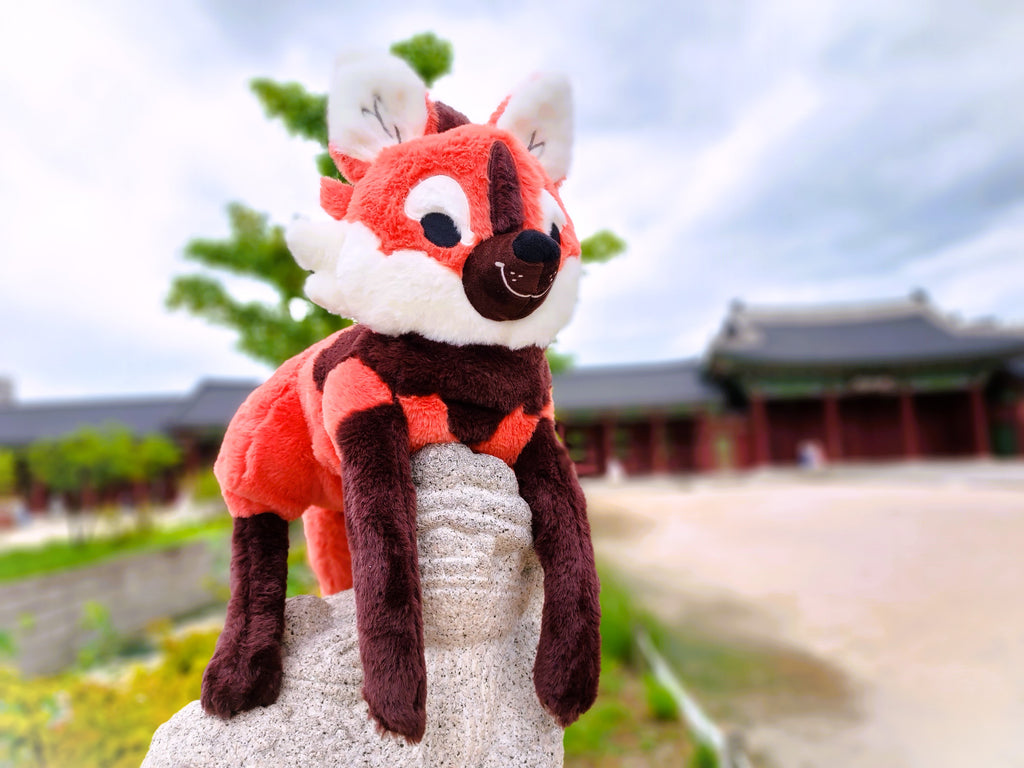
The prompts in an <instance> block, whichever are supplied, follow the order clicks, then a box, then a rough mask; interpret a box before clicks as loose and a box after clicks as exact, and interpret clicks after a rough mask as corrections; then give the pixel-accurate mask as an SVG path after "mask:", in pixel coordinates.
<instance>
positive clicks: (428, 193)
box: [405, 174, 474, 245]
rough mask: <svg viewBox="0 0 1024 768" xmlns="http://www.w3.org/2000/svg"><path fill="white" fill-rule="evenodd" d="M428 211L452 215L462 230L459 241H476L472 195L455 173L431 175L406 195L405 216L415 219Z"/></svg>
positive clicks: (458, 227)
mask: <svg viewBox="0 0 1024 768" xmlns="http://www.w3.org/2000/svg"><path fill="white" fill-rule="evenodd" d="M428 213H443V214H445V215H446V216H450V217H451V220H452V221H454V222H455V226H456V228H457V229H458V230H459V242H461V243H462V244H463V245H472V244H473V242H474V236H473V230H472V229H470V227H469V219H470V217H469V198H467V197H466V193H465V191H464V190H463V189H462V186H461V185H460V184H459V182H457V181H456V180H455V179H453V178H452V177H451V176H445V175H443V174H439V175H437V176H429V177H427V178H425V179H423V181H421V182H419V183H418V184H417V185H416V186H415V187H413V188H412V190H411V191H410V192H409V196H408V197H407V198H405V215H406V216H408V217H409V218H410V219H412V220H413V221H419V220H420V219H422V218H423V217H424V216H426V215H427V214H428Z"/></svg>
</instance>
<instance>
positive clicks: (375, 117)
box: [327, 54, 427, 162]
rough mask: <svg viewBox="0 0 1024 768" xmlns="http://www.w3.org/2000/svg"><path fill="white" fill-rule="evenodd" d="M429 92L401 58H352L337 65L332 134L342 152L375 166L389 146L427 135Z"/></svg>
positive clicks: (329, 102)
mask: <svg viewBox="0 0 1024 768" xmlns="http://www.w3.org/2000/svg"><path fill="white" fill-rule="evenodd" d="M426 96H427V90H426V87H425V86H424V85H423V82H422V81H421V80H420V79H419V77H417V76H416V73H415V72H413V71H412V69H410V67H409V65H408V64H406V63H405V62H404V61H402V60H401V59H399V58H398V57H396V56H387V55H380V54H377V55H373V54H348V55H346V56H339V57H338V59H337V61H336V62H335V65H334V75H333V77H332V80H331V91H330V95H329V97H328V100H327V126H328V130H327V134H328V137H329V138H330V141H331V144H332V145H333V146H334V147H335V148H336V149H337V150H339V151H340V152H342V153H343V154H345V155H348V156H349V157H354V158H356V159H357V160H364V161H366V162H372V161H373V159H374V158H375V157H377V154H378V153H379V152H380V151H381V150H382V149H384V148H385V147H390V146H393V145H395V144H400V143H402V142H404V141H409V140H410V139H415V138H418V137H420V136H422V135H423V132H424V131H425V130H426V126H427V102H426Z"/></svg>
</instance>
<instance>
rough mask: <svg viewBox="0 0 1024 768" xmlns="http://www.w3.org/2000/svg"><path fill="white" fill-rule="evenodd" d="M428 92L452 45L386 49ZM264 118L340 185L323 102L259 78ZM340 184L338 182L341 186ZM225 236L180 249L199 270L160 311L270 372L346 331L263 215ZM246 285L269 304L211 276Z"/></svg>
mask: <svg viewBox="0 0 1024 768" xmlns="http://www.w3.org/2000/svg"><path fill="white" fill-rule="evenodd" d="M391 52H392V53H393V54H394V55H396V56H398V57H399V58H402V59H404V60H405V61H406V62H408V64H409V65H410V66H411V67H412V69H413V70H414V71H415V72H416V73H417V74H418V75H419V76H420V78H421V79H422V80H423V82H424V83H426V84H427V86H428V87H429V86H431V85H433V84H434V82H435V81H436V80H438V78H440V77H442V76H443V75H445V74H447V73H448V72H450V71H451V66H452V59H453V52H452V45H451V43H449V42H448V41H446V40H442V39H440V38H439V37H437V36H436V35H435V34H433V33H432V32H425V33H422V34H418V35H414V36H412V37H411V38H409V39H408V40H402V41H400V42H397V43H395V44H394V45H393V46H391ZM250 87H251V88H252V91H253V93H255V95H256V97H257V98H258V99H259V100H260V103H261V104H262V105H263V110H264V112H265V113H266V115H267V117H268V118H270V119H272V120H278V121H280V122H281V124H282V125H283V126H284V128H285V130H286V131H287V132H288V133H289V134H290V135H292V136H295V137H297V138H299V139H303V140H306V141H310V142H314V143H315V144H316V145H317V146H318V147H319V149H320V151H319V153H318V154H317V155H316V158H315V161H316V167H317V171H318V172H319V173H320V175H321V176H331V177H333V178H338V179H342V176H341V175H340V174H339V173H338V171H337V169H336V168H335V166H334V162H333V161H332V160H331V158H330V156H329V155H328V154H327V114H326V113H327V97H326V96H325V95H324V94H319V93H310V92H309V91H307V90H306V89H305V87H303V86H302V85H301V84H299V83H280V82H276V81H274V80H269V79H266V78H258V79H255V80H253V81H252V82H251V83H250ZM342 180H344V179H342ZM228 219H229V223H230V226H231V234H230V236H229V237H228V238H227V239H223V240H209V239H202V238H200V239H195V240H192V241H190V242H189V243H188V244H187V245H186V246H185V257H186V258H187V259H189V260H191V261H194V262H196V263H197V264H199V265H200V266H201V267H203V268H205V271H203V272H201V273H193V274H188V275H180V276H178V277H176V278H174V280H173V282H172V283H171V290H170V292H169V293H168V296H167V306H168V307H170V308H171V309H184V310H187V311H188V312H191V313H192V314H194V315H197V316H198V317H202V318H203V319H205V320H207V321H209V322H211V323H214V324H216V325H222V326H225V327H228V328H233V329H235V330H236V331H237V332H238V334H239V338H238V348H239V349H240V350H241V351H242V352H244V353H246V354H247V355H249V356H250V357H253V358H254V359H256V360H260V361H261V362H264V363H267V364H268V365H270V366H272V367H276V366H278V365H280V364H281V363H283V362H284V361H285V360H287V359H288V358H289V357H292V356H294V355H297V354H298V353H299V352H301V351H302V350H304V349H306V347H308V346H310V345H311V344H313V343H314V342H316V341H319V340H320V339H322V338H324V337H325V336H328V335H330V334H331V333H334V332H335V331H337V330H340V329H341V328H344V327H345V326H347V325H349V324H350V323H351V321H350V320H347V319H345V318H340V317H337V316H336V315H332V314H330V313H329V312H327V311H325V310H324V309H322V308H320V307H318V306H316V305H315V304H313V303H312V302H310V301H309V300H308V299H306V298H305V294H304V293H303V290H302V287H303V284H304V282H305V279H306V277H307V273H306V271H305V270H303V269H302V268H301V267H299V266H298V265H297V264H296V263H295V262H294V261H293V259H292V257H291V254H290V252H289V251H288V247H287V245H286V244H285V239H284V229H283V228H282V227H281V226H279V225H272V224H270V223H269V222H268V219H267V216H266V215H265V214H262V213H259V212H258V211H255V210H253V209H252V208H249V207H247V206H245V205H243V204H241V203H237V202H236V203H232V204H231V205H229V206H228ZM582 246H583V261H584V262H587V263H596V262H603V261H607V260H608V259H610V258H612V257H613V256H615V255H617V254H618V253H620V252H621V251H622V250H623V249H624V247H625V243H623V241H622V240H621V239H619V238H618V237H616V236H615V235H614V234H612V233H611V232H609V231H608V230H602V231H601V232H598V233H597V234H595V235H593V236H591V237H588V238H586V239H584V240H583V242H582ZM218 273H220V274H225V273H227V274H230V275H236V276H241V277H246V278H252V279H255V280H258V281H261V282H263V283H266V284H267V285H268V286H270V287H271V288H272V289H273V290H274V292H275V293H276V300H275V301H274V302H272V303H267V302H261V301H251V302H242V301H239V300H237V299H235V298H234V297H233V296H231V294H230V293H229V291H228V289H227V288H226V287H225V285H224V283H223V281H222V280H221V279H218V277H217V274H218ZM549 359H550V360H551V363H552V368H553V369H554V370H556V371H557V370H563V369H565V368H568V367H569V366H570V365H571V362H572V360H571V358H570V357H569V356H567V355H560V354H558V353H551V354H550V355H549Z"/></svg>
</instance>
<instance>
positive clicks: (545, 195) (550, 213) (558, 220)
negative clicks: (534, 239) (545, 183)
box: [540, 189, 566, 235]
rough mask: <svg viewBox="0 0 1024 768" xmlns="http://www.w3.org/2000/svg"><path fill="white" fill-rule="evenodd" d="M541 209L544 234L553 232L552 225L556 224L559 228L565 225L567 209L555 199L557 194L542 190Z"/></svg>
mask: <svg viewBox="0 0 1024 768" xmlns="http://www.w3.org/2000/svg"><path fill="white" fill-rule="evenodd" d="M540 210H541V215H542V216H543V217H544V234H545V235H547V234H550V233H551V225H552V224H554V225H555V226H556V227H558V229H559V230H562V229H563V228H564V227H565V223H566V218H565V211H563V210H562V206H560V205H559V204H558V201H557V200H555V196H554V195H552V194H551V193H550V192H548V191H547V190H546V189H542V190H541V191H540Z"/></svg>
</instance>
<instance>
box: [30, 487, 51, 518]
mask: <svg viewBox="0 0 1024 768" xmlns="http://www.w3.org/2000/svg"><path fill="white" fill-rule="evenodd" d="M46 502H47V493H46V486H45V485H43V484H42V483H41V482H39V481H38V480H33V481H32V487H31V488H30V489H29V492H28V508H29V510H31V511H32V512H45V511H46Z"/></svg>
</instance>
